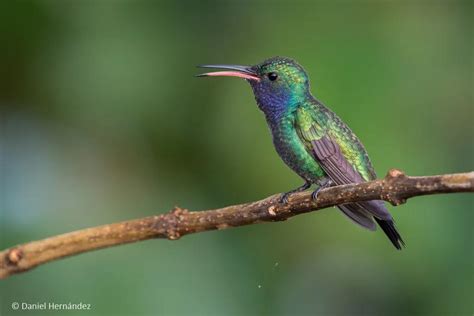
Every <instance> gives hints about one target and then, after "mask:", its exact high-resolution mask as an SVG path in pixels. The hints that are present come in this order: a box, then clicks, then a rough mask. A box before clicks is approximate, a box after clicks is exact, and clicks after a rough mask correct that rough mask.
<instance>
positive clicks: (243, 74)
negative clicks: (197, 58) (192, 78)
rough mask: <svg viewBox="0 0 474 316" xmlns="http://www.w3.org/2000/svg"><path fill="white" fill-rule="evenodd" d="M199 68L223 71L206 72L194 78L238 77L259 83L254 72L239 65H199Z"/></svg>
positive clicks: (247, 67) (258, 78)
mask: <svg viewBox="0 0 474 316" xmlns="http://www.w3.org/2000/svg"><path fill="white" fill-rule="evenodd" d="M198 67H200V68H217V69H224V70H225V71H215V72H206V73H203V74H199V75H196V77H214V76H225V77H239V78H244V79H247V80H255V81H260V77H259V76H258V75H257V73H256V72H255V71H253V70H252V68H251V67H249V66H239V65H199V66H198Z"/></svg>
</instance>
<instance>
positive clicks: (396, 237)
mask: <svg viewBox="0 0 474 316" xmlns="http://www.w3.org/2000/svg"><path fill="white" fill-rule="evenodd" d="M374 219H375V221H376V222H377V224H379V226H380V228H382V230H383V232H384V233H385V235H387V237H388V239H390V241H391V242H392V244H393V245H394V246H395V248H397V249H398V250H402V246H404V247H405V242H404V241H403V239H402V236H400V234H399V233H398V231H397V228H396V227H395V223H394V222H393V220H382V219H378V218H376V217H374Z"/></svg>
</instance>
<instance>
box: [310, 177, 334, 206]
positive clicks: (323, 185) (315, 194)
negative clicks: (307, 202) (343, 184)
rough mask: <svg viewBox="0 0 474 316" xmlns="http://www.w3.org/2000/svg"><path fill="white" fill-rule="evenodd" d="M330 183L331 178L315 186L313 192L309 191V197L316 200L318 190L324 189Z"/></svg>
mask: <svg viewBox="0 0 474 316" xmlns="http://www.w3.org/2000/svg"><path fill="white" fill-rule="evenodd" d="M331 185H332V181H331V180H327V181H326V182H325V183H323V184H321V185H320V186H319V188H317V189H316V190H314V192H313V193H311V199H312V200H313V201H316V200H317V199H318V194H319V192H321V190H322V189H326V188H328V187H330V186H331Z"/></svg>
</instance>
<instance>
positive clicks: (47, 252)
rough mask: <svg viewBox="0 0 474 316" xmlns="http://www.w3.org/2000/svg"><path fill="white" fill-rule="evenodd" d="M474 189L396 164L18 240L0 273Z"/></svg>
mask: <svg viewBox="0 0 474 316" xmlns="http://www.w3.org/2000/svg"><path fill="white" fill-rule="evenodd" d="M456 192H474V172H468V173H458V174H447V175H438V176H423V177H409V176H406V175H405V174H404V173H403V172H401V171H400V170H397V169H392V170H390V171H389V172H388V174H387V176H386V177H385V178H384V179H380V180H375V181H371V182H365V183H359V184H351V185H343V186H336V187H331V188H327V189H324V190H322V191H321V192H320V193H319V195H318V199H317V201H313V200H312V199H311V192H302V193H296V194H293V195H291V196H290V198H289V202H288V203H287V204H284V205H283V204H281V203H279V195H273V196H270V197H268V198H266V199H263V200H260V201H256V202H250V203H245V204H240V205H233V206H228V207H224V208H220V209H215V210H206V211H194V212H189V211H188V210H186V209H181V208H179V207H175V208H174V209H173V210H171V211H169V212H168V213H165V214H161V215H156V216H150V217H145V218H141V219H135V220H129V221H125V222H121V223H114V224H108V225H103V226H98V227H93V228H88V229H83V230H79V231H75V232H71V233H66V234H63V235H58V236H53V237H50V238H46V239H43V240H38V241H32V242H28V243H25V244H21V245H17V246H14V247H12V248H9V249H6V250H4V251H1V252H0V279H2V278H6V277H8V276H10V275H12V274H16V273H20V272H25V271H28V270H30V269H32V268H34V267H36V266H38V265H41V264H45V263H48V262H50V261H53V260H57V259H60V258H63V257H67V256H72V255H77V254H80V253H83V252H87V251H91V250H95V249H100V248H105V247H111V246H116V245H122V244H127V243H131V242H136V241H140V240H146V239H151V238H167V239H171V240H175V239H179V238H180V237H182V236H184V235H187V234H192V233H198V232H203V231H208V230H214V229H227V228H230V227H237V226H243V225H250V224H257V223H263V222H273V221H282V220H286V219H287V218H289V217H292V216H295V215H298V214H303V213H307V212H311V211H316V210H320V209H323V208H326V207H330V206H335V205H338V204H344V203H348V202H356V201H366V200H377V199H382V200H385V201H387V202H390V203H392V204H393V205H400V204H402V203H405V202H406V200H407V199H408V198H411V197H415V196H421V195H429V194H440V193H456Z"/></svg>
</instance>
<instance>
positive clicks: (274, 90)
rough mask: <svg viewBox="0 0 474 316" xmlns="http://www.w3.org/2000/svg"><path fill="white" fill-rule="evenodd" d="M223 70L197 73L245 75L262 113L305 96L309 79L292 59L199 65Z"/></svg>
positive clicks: (277, 111) (279, 108)
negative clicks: (255, 63) (251, 63)
mask: <svg viewBox="0 0 474 316" xmlns="http://www.w3.org/2000/svg"><path fill="white" fill-rule="evenodd" d="M199 67H203V68H216V69H221V70H223V71H216V72H208V73H204V74H201V75H198V76H199V77H208V76H228V77H239V78H243V79H246V80H247V81H248V82H249V83H250V85H251V86H252V89H253V92H254V95H255V99H256V100H257V103H258V106H259V107H260V109H261V110H262V111H263V112H265V113H266V114H271V113H281V112H282V111H285V110H287V109H289V108H291V107H293V106H295V105H296V104H298V103H299V102H300V101H302V100H303V99H304V98H306V97H307V96H308V95H309V94H310V92H309V79H308V76H307V75H306V72H305V71H304V69H303V67H301V66H300V65H299V64H298V63H297V62H296V61H294V60H292V59H290V58H286V57H273V58H270V59H267V60H265V61H263V62H262V63H260V64H257V65H254V66H238V65H202V66H199Z"/></svg>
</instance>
